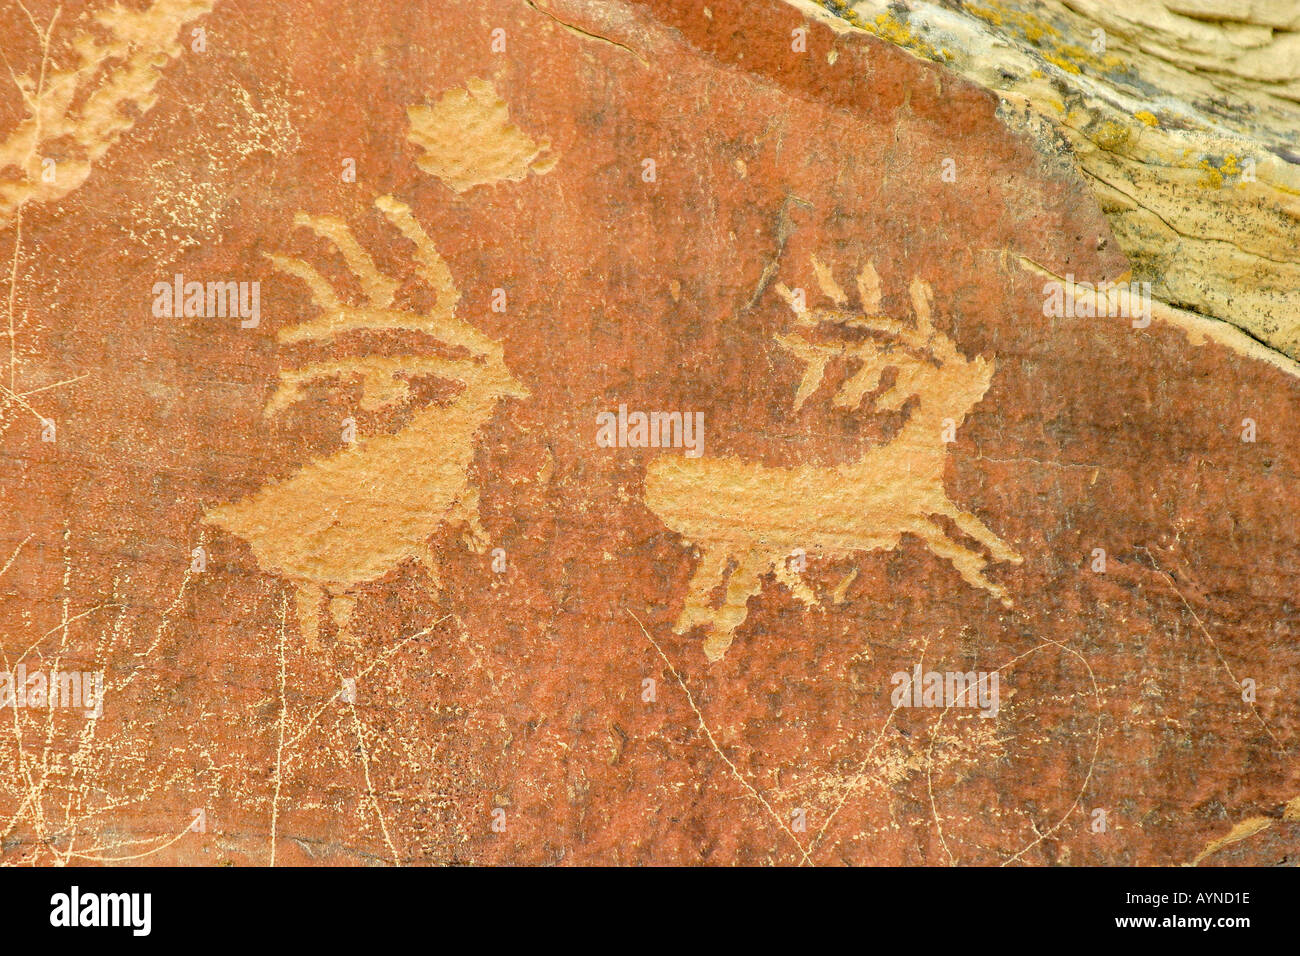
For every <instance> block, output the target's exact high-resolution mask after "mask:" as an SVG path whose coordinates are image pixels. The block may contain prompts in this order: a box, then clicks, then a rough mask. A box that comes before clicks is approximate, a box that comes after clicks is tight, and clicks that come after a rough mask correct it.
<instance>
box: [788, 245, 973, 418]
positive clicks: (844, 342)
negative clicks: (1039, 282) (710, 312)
mask: <svg viewBox="0 0 1300 956" xmlns="http://www.w3.org/2000/svg"><path fill="white" fill-rule="evenodd" d="M812 265H813V271H814V273H815V275H816V277H817V283H818V285H819V286H820V288H821V291H822V293H823V294H824V295H825V296H826V297H827V298H828V299H830V300H831V302H832V306H829V307H827V306H823V307H820V308H813V309H809V308H807V307H806V306H805V305H804V304H803V302H802V296H801V295H799V294H798V293H796V292H792V291H791V290H790V289H789V288H787V287H786V286H785V285H784V284H780V283H778V284H777V286H776V291H777V293H778V294H779V295H780V296H781V297H782V298H783V299H784V300H785V301H786V303H787V304H788V305H789V306H790V308H791V310H792V311H793V312H794V316H795V324H796V326H798V327H799V329H800V330H801V331H794V332H789V333H786V334H783V335H777V336H776V337H775V340H776V343H777V344H778V345H779V346H780V347H781V348H783V349H784V350H785V351H787V352H789V353H790V354H791V355H793V356H794V357H795V358H796V359H798V360H799V361H800V362H802V363H803V364H804V373H803V377H802V379H801V381H800V383H799V388H798V391H797V392H796V393H795V398H794V410H795V411H796V412H797V411H799V410H800V409H801V408H802V407H803V405H804V403H805V402H807V400H808V399H809V398H810V397H812V395H813V394H814V393H816V391H817V390H818V389H819V388H820V387H821V385H822V382H823V380H824V379H825V377H826V372H827V369H828V367H829V365H830V363H831V362H832V361H834V360H836V359H842V360H844V361H848V362H856V363H857V368H856V370H855V371H854V372H853V373H852V374H850V375H848V376H847V377H846V378H845V380H844V382H843V384H841V385H840V387H839V388H838V389H836V391H835V394H834V396H833V397H832V403H833V404H834V405H835V406H836V407H838V408H847V409H856V408H859V407H860V406H861V405H862V402H863V400H864V398H866V396H867V395H870V394H872V393H874V392H875V391H876V389H877V388H878V387H879V385H880V382H881V379H882V377H883V375H884V373H885V371H886V369H889V368H893V369H894V370H895V371H896V375H895V378H894V381H893V383H892V384H890V385H889V386H888V387H887V388H886V389H884V390H883V391H881V392H880V393H879V394H876V395H875V397H874V399H873V402H872V404H873V406H874V408H875V409H876V410H879V411H892V410H895V409H899V408H902V407H903V405H905V404H906V403H907V401H908V399H910V398H911V397H913V396H917V397H918V398H919V399H920V401H921V403H922V404H927V403H930V404H933V405H935V406H936V408H937V407H938V406H943V407H946V408H948V409H949V410H950V412H951V414H953V416H954V417H955V418H957V419H958V421H960V418H961V417H962V416H964V415H965V412H966V411H967V410H969V409H970V408H971V407H972V406H973V405H974V404H975V403H976V402H978V401H979V400H980V398H981V397H982V396H983V394H984V392H985V391H986V390H987V389H988V386H989V383H990V381H991V380H992V376H993V367H992V365H991V364H990V363H989V362H987V361H986V360H985V359H983V358H981V357H976V358H974V359H968V358H966V357H965V356H963V355H962V354H961V353H960V352H959V351H958V350H957V347H956V344H955V343H954V342H953V341H952V339H950V338H949V337H948V336H946V335H944V334H943V333H942V332H940V331H939V330H937V329H936V328H935V327H934V323H933V320H932V308H933V301H934V292H933V290H932V289H931V288H930V284H929V283H928V282H926V281H925V280H923V279H921V278H919V277H915V278H913V279H912V282H911V284H910V286H909V288H908V291H909V293H910V295H911V299H912V311H913V316H914V320H913V322H912V323H910V324H908V323H904V322H900V321H898V320H896V319H893V318H890V317H889V316H887V315H885V314H883V313H882V311H881V304H880V277H879V276H878V275H877V274H876V270H875V267H874V266H873V265H872V263H870V262H868V263H866V265H864V266H863V267H862V270H861V271H860V272H859V273H858V275H857V280H856V284H857V290H858V304H859V309H858V310H857V311H854V310H852V309H850V308H849V298H848V296H847V295H846V294H845V292H844V290H843V289H842V288H840V286H839V284H838V283H837V282H836V281H835V277H834V275H833V274H832V273H831V271H830V269H828V268H827V267H826V266H824V265H823V264H822V263H821V262H820V261H818V259H817V257H816V256H813V257H812ZM828 332H829V333H830V334H832V335H838V336H840V337H838V338H831V339H829V340H827V338H826V334H827V333H828ZM846 333H847V335H848V336H851V337H850V338H845V337H843V336H844V335H845V334H846Z"/></svg>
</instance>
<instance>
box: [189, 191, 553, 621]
mask: <svg viewBox="0 0 1300 956" xmlns="http://www.w3.org/2000/svg"><path fill="white" fill-rule="evenodd" d="M375 206H376V207H377V208H378V209H379V210H380V211H381V212H382V213H383V215H384V217H385V218H386V219H387V220H388V221H389V223H391V224H392V226H393V227H394V228H396V229H397V230H398V231H399V232H400V233H401V234H402V235H403V236H404V237H405V238H406V239H407V240H409V241H410V242H411V243H412V244H413V245H414V246H415V259H416V262H417V264H418V266H417V268H418V273H419V275H420V277H421V279H422V280H423V281H424V282H425V283H426V284H427V285H428V286H429V288H431V289H432V290H433V292H434V295H435V301H434V304H433V305H432V306H431V307H430V309H429V310H428V311H427V312H426V313H424V314H416V313H411V312H405V311H401V310H398V309H395V308H394V307H393V298H394V294H395V292H396V289H397V283H396V282H395V281H393V280H392V279H390V278H388V277H387V276H385V275H383V274H381V273H380V272H379V271H378V269H377V268H376V267H375V264H374V261H373V260H372V259H371V258H370V256H369V254H367V253H366V251H365V250H364V249H363V248H362V247H361V246H360V245H359V244H358V243H357V241H356V239H355V238H354V237H353V235H352V232H351V230H350V229H349V228H348V226H347V224H346V223H344V222H343V221H341V220H339V219H334V218H328V217H313V216H308V215H304V214H299V215H298V217H297V218H296V220H295V221H296V224H297V225H299V226H303V227H305V228H308V229H310V230H312V231H313V232H315V233H316V234H317V235H319V236H321V237H322V238H324V239H327V240H328V241H330V242H331V243H333V244H334V246H335V247H336V248H337V249H338V251H339V252H340V253H342V254H343V257H344V258H345V259H346V260H347V264H348V267H349V269H350V270H351V271H352V274H353V275H354V276H355V277H356V279H357V281H358V282H359V283H360V285H361V288H362V290H363V295H364V298H365V304H363V305H357V306H353V305H347V304H344V303H343V301H342V300H341V299H339V297H338V295H337V294H336V293H335V291H334V289H333V288H332V287H331V286H330V284H329V283H328V282H327V281H326V279H325V278H324V276H322V275H321V274H320V273H319V272H318V271H317V270H316V269H315V267H314V266H312V265H310V264H309V263H307V262H305V261H303V260H301V259H293V258H289V257H285V256H280V255H270V256H269V258H270V259H271V261H272V262H274V263H275V266H276V268H278V269H280V270H281V271H282V272H285V273H287V274H289V275H292V276H295V277H297V278H299V279H302V280H303V281H304V282H305V283H306V284H307V286H308V287H309V289H310V290H311V296H312V301H313V302H314V303H315V304H316V305H317V306H318V307H319V308H320V310H321V312H322V315H321V316H320V318H318V319H315V320H311V321H307V322H303V323H301V324H299V325H295V326H290V327H287V328H285V329H283V330H282V331H281V332H280V334H279V340H280V341H281V342H282V343H297V342H304V341H313V342H325V341H329V340H331V339H333V338H334V337H335V336H337V335H338V334H339V333H341V332H345V331H349V330H354V329H371V330H382V329H408V330H416V331H420V332H424V333H426V334H428V335H429V336H430V337H432V338H433V339H435V340H436V342H437V343H438V345H439V346H440V347H441V348H444V349H449V350H452V351H454V352H462V353H466V354H465V357H453V358H443V357H440V356H435V355H416V356H400V357H389V356H382V355H364V356H360V357H358V358H349V359H342V360H336V361H321V362H315V363H311V364H307V365H305V366H303V367H301V368H296V369H289V370H286V371H285V372H283V373H282V376H281V384H280V387H279V388H278V389H277V390H276V392H275V393H274V394H273V395H272V396H271V399H270V401H269V402H268V403H267V406H266V409H265V413H266V414H268V415H270V414H275V413H276V412H279V411H281V410H283V409H284V408H286V407H288V406H289V405H291V404H293V403H294V402H296V401H298V400H300V399H301V398H302V397H303V389H304V388H306V387H307V386H309V385H311V384H314V383H317V382H320V381H323V380H329V379H336V378H347V377H358V376H359V377H360V379H361V381H362V386H363V397H362V399H361V405H362V407H363V408H368V409H375V408H384V407H389V406H393V405H397V404H399V403H402V402H406V401H408V400H409V399H410V378H411V377H412V376H417V375H423V374H428V375H433V376H437V377H439V378H442V379H445V380H447V381H450V382H454V383H456V384H458V385H460V386H461V390H460V391H459V392H458V393H457V394H456V395H455V396H454V397H453V398H452V399H450V400H449V401H447V402H445V403H434V404H431V405H429V406H427V407H425V408H423V409H421V410H420V411H418V412H417V413H416V414H415V415H414V416H413V417H412V418H411V420H410V423H409V424H408V425H406V427H404V428H402V429H401V430H399V431H397V432H395V433H392V434H379V435H374V436H371V437H366V438H358V440H357V442H356V444H354V445H351V446H348V447H346V448H344V449H343V450H341V451H339V452H337V453H335V454H333V455H330V456H329V457H327V458H324V459H322V460H319V461H316V462H312V463H310V464H308V465H307V466H306V467H304V468H303V469H302V470H301V471H299V472H298V473H297V474H295V475H293V476H292V477H290V478H288V479H286V480H285V481H282V482H278V483H274V484H271V485H268V486H267V487H265V488H263V489H262V490H260V491H258V492H257V493H256V494H254V495H252V496H251V497H249V498H247V499H245V500H243V501H239V502H236V503H233V504H230V505H226V506H223V507H220V508H216V509H213V510H212V511H210V512H209V513H208V514H207V516H206V518H205V520H207V521H209V522H211V523H213V524H216V525H218V526H220V527H222V528H224V529H225V530H227V531H229V532H231V533H232V534H235V535H237V536H238V537H240V538H243V539H244V540H245V541H247V542H248V543H249V545H250V546H251V547H252V549H253V553H254V555H255V556H256V557H257V560H258V562H259V564H260V565H261V566H262V568H263V569H265V570H268V571H273V572H275V573H277V574H280V575H282V576H284V577H285V578H287V579H288V580H290V581H291V582H293V584H294V585H295V589H296V598H297V605H298V620H299V628H300V630H301V631H302V634H303V636H304V638H305V639H306V640H307V641H308V643H309V644H315V642H316V640H317V634H318V627H319V614H320V607H321V604H322V603H323V602H324V600H325V599H326V598H327V597H328V598H329V613H330V615H331V617H332V618H333V620H334V621H335V623H337V624H338V626H339V628H340V632H341V633H342V634H343V635H344V636H346V634H347V628H348V622H349V619H350V617H351V613H352V607H353V603H354V596H353V595H352V594H351V593H349V592H350V591H351V589H353V588H355V587H357V586H358V585H361V584H365V583H367V582H369V581H373V580H374V579H376V578H378V577H380V576H381V575H383V574H385V573H387V572H388V571H391V570H392V569H394V568H396V567H397V566H398V565H399V564H401V563H402V562H403V561H406V560H408V559H412V558H417V559H423V562H424V565H425V568H426V570H427V571H428V572H429V574H430V576H431V577H432V578H433V579H434V582H435V584H438V582H439V580H440V579H439V573H438V572H439V568H438V561H437V560H436V558H435V557H434V555H432V554H430V553H429V551H428V546H427V542H428V539H429V537H430V536H431V535H432V534H433V533H434V532H435V531H437V530H438V529H439V528H440V527H441V526H443V525H444V524H451V525H457V524H460V525H464V528H465V534H464V539H465V542H466V544H467V545H468V546H470V547H471V548H473V549H474V550H476V551H481V550H482V549H483V548H484V547H485V546H486V543H487V534H486V532H485V531H484V530H483V528H482V526H481V525H480V523H479V517H478V491H477V489H476V488H475V487H474V486H473V485H472V484H471V482H470V476H469V469H470V463H471V460H472V458H473V451H474V446H473V442H474V436H475V434H476V433H477V432H478V430H479V429H480V428H481V427H482V425H483V424H484V423H485V422H486V421H487V420H488V419H489V418H490V417H491V415H492V413H493V412H494V410H495V409H496V407H497V404H498V403H499V402H501V401H502V400H503V399H505V398H527V397H528V395H529V393H528V390H527V389H526V388H525V387H524V386H523V385H521V384H520V383H519V382H518V381H517V380H516V379H515V378H514V376H513V375H511V373H510V370H509V369H508V368H507V367H506V364H505V360H504V357H503V351H502V347H501V344H500V343H499V342H496V341H495V340H493V339H491V338H489V337H488V336H486V335H484V334H482V333H481V332H479V331H478V330H477V329H475V328H474V327H473V326H471V325H469V324H468V323H466V322H464V321H462V320H461V319H458V318H457V317H456V314H455V310H456V304H457V302H458V301H459V299H460V292H459V291H458V290H457V289H456V287H455V285H454V283H453V281H452V277H451V273H450V271H449V270H448V268H447V265H446V263H445V262H444V261H443V259H442V257H441V256H440V255H439V254H438V251H437V249H436V248H434V245H433V243H432V242H431V241H430V239H429V237H428V235H427V234H426V233H425V231H424V228H423V227H422V226H421V225H420V224H419V222H418V221H417V220H416V219H415V217H414V216H413V215H412V214H411V210H410V208H409V207H408V206H407V205H406V204H404V203H402V202H400V201H398V200H396V199H394V198H392V197H391V196H381V197H380V198H379V199H377V200H376V201H375Z"/></svg>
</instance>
